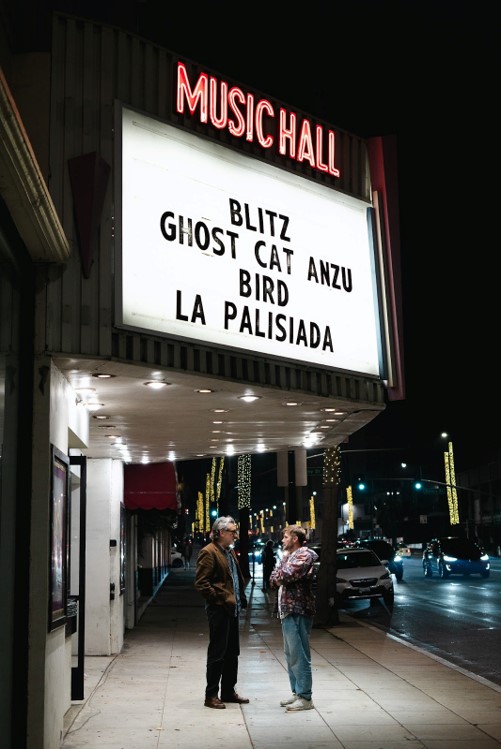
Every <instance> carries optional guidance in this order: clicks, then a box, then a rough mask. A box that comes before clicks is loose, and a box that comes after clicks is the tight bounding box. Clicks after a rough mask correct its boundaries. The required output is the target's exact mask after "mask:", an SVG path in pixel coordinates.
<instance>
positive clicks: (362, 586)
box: [336, 549, 394, 608]
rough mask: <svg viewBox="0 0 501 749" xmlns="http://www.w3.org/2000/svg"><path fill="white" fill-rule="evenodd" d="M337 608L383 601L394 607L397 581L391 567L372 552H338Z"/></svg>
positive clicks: (363, 550) (353, 550) (359, 550)
mask: <svg viewBox="0 0 501 749" xmlns="http://www.w3.org/2000/svg"><path fill="white" fill-rule="evenodd" d="M336 595H337V604H338V606H339V607H340V608H342V607H343V605H344V604H346V603H348V602H349V601H354V600H359V599H371V598H382V599H383V601H384V602H385V604H386V606H388V608H391V607H392V606H393V600H394V589H393V578H392V576H391V574H390V572H389V571H388V569H387V567H385V566H384V564H382V562H381V561H380V559H379V557H378V556H376V554H375V553H374V552H373V551H372V550H371V549H338V550H337V572H336Z"/></svg>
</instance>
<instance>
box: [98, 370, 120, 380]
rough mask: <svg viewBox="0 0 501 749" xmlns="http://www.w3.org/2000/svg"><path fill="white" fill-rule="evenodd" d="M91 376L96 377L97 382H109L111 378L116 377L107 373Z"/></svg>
mask: <svg viewBox="0 0 501 749" xmlns="http://www.w3.org/2000/svg"><path fill="white" fill-rule="evenodd" d="M92 376H93V377H97V379H98V380H109V379H110V378H111V377H116V375H114V374H108V372H96V373H95V374H93V375H92Z"/></svg>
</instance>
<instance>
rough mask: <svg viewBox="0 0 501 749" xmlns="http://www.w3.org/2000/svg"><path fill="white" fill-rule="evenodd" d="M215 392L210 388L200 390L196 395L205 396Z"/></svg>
mask: <svg viewBox="0 0 501 749" xmlns="http://www.w3.org/2000/svg"><path fill="white" fill-rule="evenodd" d="M213 392H214V390H211V389H210V388H199V389H198V390H195V393H202V394H203V395H205V394H206V393H213Z"/></svg>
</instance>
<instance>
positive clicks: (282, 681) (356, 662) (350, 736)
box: [62, 565, 501, 749]
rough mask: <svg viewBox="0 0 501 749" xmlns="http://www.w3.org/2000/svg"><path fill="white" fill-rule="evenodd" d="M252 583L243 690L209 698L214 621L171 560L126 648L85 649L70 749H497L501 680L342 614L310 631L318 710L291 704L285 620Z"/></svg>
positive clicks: (70, 720) (244, 622) (70, 716)
mask: <svg viewBox="0 0 501 749" xmlns="http://www.w3.org/2000/svg"><path fill="white" fill-rule="evenodd" d="M260 575H261V567H260V566H259V565H258V566H257V567H256V577H255V580H254V584H253V583H252V581H251V582H250V583H249V585H248V587H247V595H248V598H249V607H248V608H247V610H246V611H244V612H243V616H242V618H241V656H240V668H239V681H238V684H237V690H238V692H239V693H240V694H242V695H245V696H246V697H249V699H250V703H249V704H248V705H234V704H229V705H227V707H226V710H211V709H209V708H206V707H204V705H203V700H204V688H205V658H206V650H207V642H208V627H207V621H206V617H205V611H204V606H203V600H202V598H201V596H200V595H199V594H198V593H197V592H196V591H195V589H194V587H193V578H194V569H193V566H192V569H190V570H184V569H173V570H171V572H170V574H169V576H168V578H167V579H166V581H165V583H164V584H163V586H162V588H161V589H160V591H159V592H158V594H157V595H156V597H155V599H154V601H153V602H152V604H151V605H150V606H149V607H148V608H147V609H146V611H145V613H144V614H143V616H142V618H141V621H140V622H139V624H138V626H137V627H136V628H135V629H134V630H132V631H129V632H127V634H126V637H125V645H124V649H123V652H122V653H120V654H119V655H118V656H115V657H112V658H102V657H87V658H86V659H85V675H86V677H85V700H83V701H82V702H78V703H74V705H73V706H72V708H71V709H70V711H69V712H68V713H67V716H66V724H65V736H64V739H63V743H62V749H84V748H85V749H89V747H90V748H92V749H194V747H198V746H200V747H204V749H286V747H287V749H324V748H325V749H327V748H328V749H404V748H405V749H409V747H412V748H413V749H420V748H421V747H424V748H426V749H472V748H474V749H494V748H495V747H496V748H498V749H499V747H500V746H501V688H500V687H498V686H496V685H494V684H491V683H489V682H486V681H485V680H482V679H479V678H478V677H475V676H473V675H469V674H468V673H467V672H464V671H461V670H459V669H457V668H454V667H451V666H449V665H447V664H445V663H444V662H443V661H440V660H439V659H437V658H435V657H433V656H430V655H428V654H426V653H424V652H422V651H421V650H419V649H417V648H415V647H413V646H411V645H408V644H406V643H404V642H403V641H400V640H397V639H396V638H394V637H392V636H391V635H388V634H386V633H384V632H383V631H381V630H379V629H377V628H375V627H372V626H370V625H367V624H365V623H360V622H358V621H354V620H353V619H352V618H351V617H350V616H349V615H348V614H347V613H345V612H340V624H339V625H337V626H335V627H333V628H331V629H321V628H314V629H313V632H312V636H311V647H312V664H313V702H314V704H315V709H314V710H309V711H306V712H299V713H288V712H286V710H285V709H284V708H282V707H280V705H279V702H280V700H281V699H283V698H284V697H286V696H288V695H289V693H290V688H289V682H288V676H287V671H286V666H285V659H284V655H283V648H282V632H281V625H280V622H279V621H278V620H277V619H276V618H274V617H273V616H272V606H273V601H272V596H273V594H272V593H264V592H263V591H262V590H261V578H260Z"/></svg>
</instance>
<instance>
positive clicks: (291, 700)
mask: <svg viewBox="0 0 501 749" xmlns="http://www.w3.org/2000/svg"><path fill="white" fill-rule="evenodd" d="M296 700H297V694H294V692H293V693H292V697H289V699H288V700H282V701H281V702H280V707H286V706H287V705H292V703H293V702H295V701H296Z"/></svg>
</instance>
